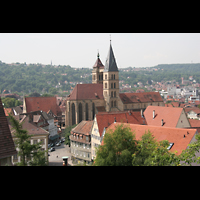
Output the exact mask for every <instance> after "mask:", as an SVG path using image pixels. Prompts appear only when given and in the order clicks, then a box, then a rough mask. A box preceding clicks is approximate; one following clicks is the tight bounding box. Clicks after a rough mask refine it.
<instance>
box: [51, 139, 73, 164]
mask: <svg viewBox="0 0 200 200" xmlns="http://www.w3.org/2000/svg"><path fill="white" fill-rule="evenodd" d="M54 148H55V151H52V152H48V153H49V155H50V156H49V166H63V159H62V157H63V156H69V158H68V164H69V165H72V162H71V153H70V148H69V146H68V145H66V144H64V142H63V143H61V145H60V146H58V147H56V146H54ZM57 156H58V157H57Z"/></svg>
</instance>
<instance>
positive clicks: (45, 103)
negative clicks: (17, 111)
mask: <svg viewBox="0 0 200 200" xmlns="http://www.w3.org/2000/svg"><path fill="white" fill-rule="evenodd" d="M38 110H42V111H45V112H46V113H48V114H49V115H51V116H53V117H54V119H55V120H58V124H59V125H60V124H61V121H62V112H61V110H60V107H59V105H58V104H57V99H56V97H25V98H24V100H23V113H29V112H33V111H38Z"/></svg>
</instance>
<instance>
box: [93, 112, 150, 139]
mask: <svg viewBox="0 0 200 200" xmlns="http://www.w3.org/2000/svg"><path fill="white" fill-rule="evenodd" d="M96 119H97V124H98V128H99V134H100V136H101V135H102V133H103V130H104V128H105V127H106V128H107V127H108V126H110V124H112V123H113V122H114V121H115V120H116V122H124V123H127V122H128V123H133V124H147V123H146V120H145V119H144V118H142V117H141V112H140V111H134V112H133V111H132V112H130V115H129V111H121V112H110V113H106V112H105V113H98V114H96Z"/></svg>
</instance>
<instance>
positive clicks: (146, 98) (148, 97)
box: [119, 92, 163, 104]
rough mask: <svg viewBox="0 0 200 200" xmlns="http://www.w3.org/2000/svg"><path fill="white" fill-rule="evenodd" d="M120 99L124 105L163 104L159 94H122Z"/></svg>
mask: <svg viewBox="0 0 200 200" xmlns="http://www.w3.org/2000/svg"><path fill="white" fill-rule="evenodd" d="M119 97H120V98H121V100H122V102H123V104H129V103H147V102H163V99H162V97H161V96H160V93H159V92H144V93H120V94H119Z"/></svg>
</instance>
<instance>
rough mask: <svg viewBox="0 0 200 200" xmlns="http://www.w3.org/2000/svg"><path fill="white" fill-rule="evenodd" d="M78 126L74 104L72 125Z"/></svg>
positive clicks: (73, 105)
mask: <svg viewBox="0 0 200 200" xmlns="http://www.w3.org/2000/svg"><path fill="white" fill-rule="evenodd" d="M74 124H76V114H75V104H74V103H72V125H74Z"/></svg>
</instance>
